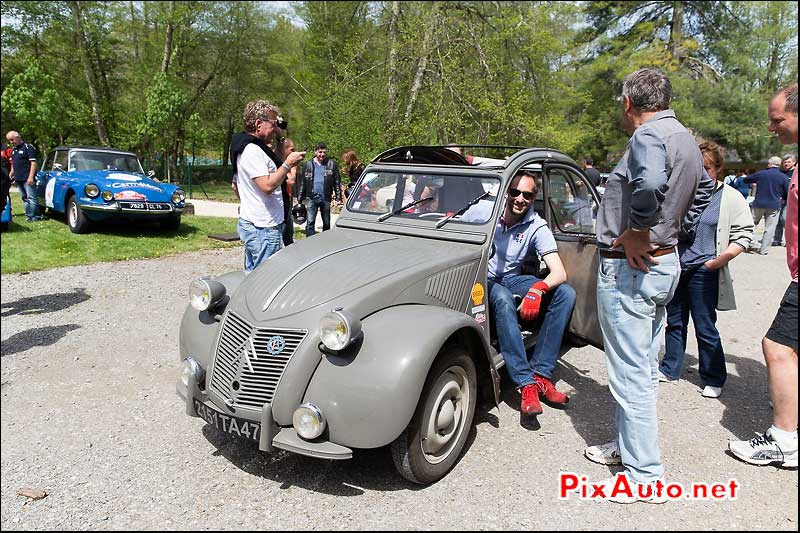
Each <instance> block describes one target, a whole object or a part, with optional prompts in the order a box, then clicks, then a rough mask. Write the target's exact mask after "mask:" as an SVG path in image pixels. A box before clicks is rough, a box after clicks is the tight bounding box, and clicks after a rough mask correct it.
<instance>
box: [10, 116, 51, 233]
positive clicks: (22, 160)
mask: <svg viewBox="0 0 800 533" xmlns="http://www.w3.org/2000/svg"><path fill="white" fill-rule="evenodd" d="M6 140H7V141H8V143H9V144H10V145H11V146H12V147H13V148H12V149H11V159H12V162H13V165H12V167H11V177H12V178H14V184H15V185H16V186H17V189H18V190H19V194H20V196H21V197H22V203H23V204H25V218H26V219H27V220H28V222H33V221H36V220H40V219H41V218H42V217H41V216H39V198H38V197H37V195H36V170H37V164H36V148H34V147H33V145H30V144H28V143H26V142H24V141H23V140H22V136H21V135H20V134H19V133H18V132H16V131H9V132H8V133H6Z"/></svg>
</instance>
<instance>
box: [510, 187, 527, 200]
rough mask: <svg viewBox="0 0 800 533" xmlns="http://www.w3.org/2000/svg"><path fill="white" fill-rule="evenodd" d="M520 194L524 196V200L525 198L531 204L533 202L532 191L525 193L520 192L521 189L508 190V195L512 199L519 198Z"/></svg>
mask: <svg viewBox="0 0 800 533" xmlns="http://www.w3.org/2000/svg"><path fill="white" fill-rule="evenodd" d="M520 194H521V195H522V197H523V198H525V199H526V200H528V201H529V202H530V201H531V200H533V193H532V192H530V191H524V192H523V191H521V190H519V189H508V195H509V196H510V197H511V198H516V197H517V196H519V195H520Z"/></svg>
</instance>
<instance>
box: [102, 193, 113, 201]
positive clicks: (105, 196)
mask: <svg viewBox="0 0 800 533" xmlns="http://www.w3.org/2000/svg"><path fill="white" fill-rule="evenodd" d="M113 199H114V193H113V192H111V191H103V200H105V201H106V202H110V201H111V200H113Z"/></svg>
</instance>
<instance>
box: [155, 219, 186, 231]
mask: <svg viewBox="0 0 800 533" xmlns="http://www.w3.org/2000/svg"><path fill="white" fill-rule="evenodd" d="M159 223H160V224H161V227H162V228H163V229H166V230H176V229H178V228H179V227H180V225H181V216H180V215H174V216H171V217H169V218H165V219H163V220H161V221H160V222H159Z"/></svg>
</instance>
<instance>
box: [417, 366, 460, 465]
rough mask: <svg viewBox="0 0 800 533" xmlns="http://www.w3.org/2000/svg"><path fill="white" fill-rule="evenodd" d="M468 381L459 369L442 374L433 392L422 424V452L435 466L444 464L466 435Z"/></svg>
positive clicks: (427, 403) (457, 367)
mask: <svg viewBox="0 0 800 533" xmlns="http://www.w3.org/2000/svg"><path fill="white" fill-rule="evenodd" d="M469 402H470V397H469V380H468V378H467V373H466V371H465V370H464V369H463V368H461V367H460V366H452V367H450V368H448V369H447V370H446V371H445V372H443V373H442V374H441V375H440V376H439V379H437V380H436V383H434V386H433V387H432V389H431V394H430V395H429V396H428V400H427V401H426V403H425V412H424V417H423V420H422V432H421V433H422V435H421V437H422V451H423V453H424V454H425V458H426V459H427V460H428V462H430V463H432V464H436V463H440V462H442V461H444V460H445V459H446V458H447V457H448V456H449V455H450V453H451V452H452V451H453V449H454V448H455V446H456V444H457V443H458V440H459V438H460V437H461V434H462V433H463V432H464V422H465V418H466V410H467V408H468V406H469Z"/></svg>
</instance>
